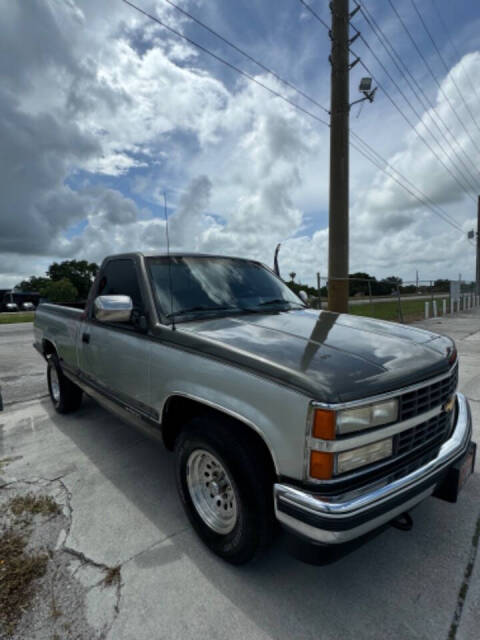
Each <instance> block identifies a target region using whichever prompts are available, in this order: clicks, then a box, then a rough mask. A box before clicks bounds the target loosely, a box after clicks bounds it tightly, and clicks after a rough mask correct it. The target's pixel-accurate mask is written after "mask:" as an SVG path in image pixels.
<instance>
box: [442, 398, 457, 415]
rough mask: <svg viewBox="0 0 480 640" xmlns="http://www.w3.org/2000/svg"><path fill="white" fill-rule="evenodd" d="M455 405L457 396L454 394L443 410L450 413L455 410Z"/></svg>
mask: <svg viewBox="0 0 480 640" xmlns="http://www.w3.org/2000/svg"><path fill="white" fill-rule="evenodd" d="M454 406H455V396H452V397H451V398H450V400H449V401H448V402H446V403H445V404H444V405H443V410H444V411H445V412H446V413H450V411H453V407H454Z"/></svg>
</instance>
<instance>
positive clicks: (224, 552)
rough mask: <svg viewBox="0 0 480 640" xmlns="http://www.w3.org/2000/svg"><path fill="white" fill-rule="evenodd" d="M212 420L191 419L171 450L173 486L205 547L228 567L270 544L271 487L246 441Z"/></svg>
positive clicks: (258, 457)
mask: <svg viewBox="0 0 480 640" xmlns="http://www.w3.org/2000/svg"><path fill="white" fill-rule="evenodd" d="M229 427H230V428H225V426H222V425H221V424H219V423H215V422H214V421H213V420H211V419H210V418H206V417H198V418H194V419H193V420H192V421H191V422H190V424H189V425H188V426H187V427H186V428H185V429H184V430H183V431H182V433H181V434H180V436H179V437H178V439H177V442H176V446H175V458H176V477H177V486H178V490H179V493H180V497H181V499H182V502H183V505H184V507H185V510H186V513H187V516H188V518H189V520H190V522H191V523H192V525H193V527H194V529H195V531H196V532H197V534H198V535H199V536H200V538H201V539H202V540H203V542H204V543H205V544H206V545H207V546H208V547H209V548H210V549H211V550H212V551H213V552H214V553H216V554H217V555H218V556H220V557H221V558H223V559H224V560H227V561H228V562H230V563H232V564H244V563H245V562H248V561H249V560H250V559H251V558H252V557H253V556H254V555H255V554H256V553H257V552H258V551H259V550H261V549H262V548H263V547H265V546H266V545H267V544H268V542H269V541H270V538H271V535H272V529H273V520H274V518H273V507H272V490H271V489H272V483H271V479H270V478H269V477H268V473H267V469H266V465H265V463H264V461H263V459H261V456H260V455H259V452H258V451H257V450H256V448H255V446H254V445H253V444H252V442H250V440H249V439H248V438H246V437H244V436H243V435H241V434H232V428H231V427H232V425H229Z"/></svg>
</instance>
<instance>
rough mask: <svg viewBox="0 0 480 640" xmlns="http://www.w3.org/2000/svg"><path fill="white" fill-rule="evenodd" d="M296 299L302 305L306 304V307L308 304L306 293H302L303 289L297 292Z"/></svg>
mask: <svg viewBox="0 0 480 640" xmlns="http://www.w3.org/2000/svg"><path fill="white" fill-rule="evenodd" d="M298 297H299V298H300V300H301V301H302V302H303V303H304V304H306V305H307V306H308V304H309V302H308V295H307V293H306V291H303V289H302V291H299V292H298Z"/></svg>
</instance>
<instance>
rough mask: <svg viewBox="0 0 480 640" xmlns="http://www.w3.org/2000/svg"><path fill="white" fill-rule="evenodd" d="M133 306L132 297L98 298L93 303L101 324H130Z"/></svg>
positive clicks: (96, 316) (95, 313)
mask: <svg viewBox="0 0 480 640" xmlns="http://www.w3.org/2000/svg"><path fill="white" fill-rule="evenodd" d="M132 310H133V304H132V299H131V298H130V296H113V295H112V296H98V297H97V298H95V302H94V303H93V311H94V315H95V318H96V319H97V320H98V321H99V322H130V317H131V315H132Z"/></svg>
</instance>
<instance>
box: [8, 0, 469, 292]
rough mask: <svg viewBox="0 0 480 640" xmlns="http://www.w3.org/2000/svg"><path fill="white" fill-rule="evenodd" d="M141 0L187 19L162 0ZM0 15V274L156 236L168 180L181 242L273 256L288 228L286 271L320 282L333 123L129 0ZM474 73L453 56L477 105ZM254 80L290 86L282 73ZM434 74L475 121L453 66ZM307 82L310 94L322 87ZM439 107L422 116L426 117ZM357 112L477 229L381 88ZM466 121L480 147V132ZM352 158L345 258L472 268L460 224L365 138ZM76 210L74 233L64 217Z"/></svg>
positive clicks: (388, 265) (52, 5)
mask: <svg viewBox="0 0 480 640" xmlns="http://www.w3.org/2000/svg"><path fill="white" fill-rule="evenodd" d="M144 4H145V8H146V9H148V8H149V5H150V7H151V10H152V11H160V12H161V13H160V14H159V15H160V16H161V17H162V18H164V19H165V20H166V21H168V22H169V24H172V25H173V26H175V27H176V28H179V29H182V28H183V24H184V22H183V20H180V19H179V18H178V16H177V14H175V13H173V12H172V10H171V9H169V8H168V5H166V4H163V3H162V4H158V3H153V2H145V3H144ZM200 6H202V5H201V3H200ZM4 16H5V19H4V20H3V21H2V23H1V24H0V43H2V44H0V54H1V55H0V69H2V72H3V76H2V77H3V80H2V91H1V92H0V135H1V137H2V154H1V156H0V189H1V192H2V202H1V205H0V221H1V234H0V250H1V252H2V256H1V258H0V278H2V282H6V283H8V284H14V282H15V280H14V278H18V279H20V276H21V277H23V276H25V275H29V274H31V273H39V272H40V271H43V270H44V268H45V264H46V263H48V260H50V259H51V260H53V259H60V258H66V257H85V258H87V259H89V260H97V261H98V260H100V259H101V258H102V257H103V256H104V255H106V254H108V253H115V252H121V251H128V250H135V249H138V250H149V251H155V250H159V251H162V250H164V249H165V229H164V223H163V220H162V218H161V217H158V216H160V215H161V208H162V207H163V195H162V194H163V191H164V190H166V191H167V193H168V197H169V207H171V208H173V209H176V211H175V212H174V214H173V215H172V216H171V218H170V230H171V242H172V247H178V248H182V249H186V250H200V251H211V252H216V253H220V252H225V253H230V254H236V255H245V256H251V257H255V258H260V259H262V260H264V261H266V262H268V263H271V262H272V257H273V250H274V248H275V245H276V243H277V242H280V241H281V242H282V243H283V246H282V250H281V254H280V263H281V266H282V270H283V272H289V271H296V273H297V277H298V278H299V279H301V280H304V281H308V282H310V283H313V282H314V281H315V273H316V271H321V272H322V274H324V275H326V265H327V245H328V232H327V230H326V229H322V228H320V227H321V226H322V224H321V222H320V221H321V220H322V221H323V220H324V219H325V214H326V213H327V211H328V129H327V128H326V127H323V126H322V125H321V124H319V123H317V122H315V121H310V120H309V119H308V118H306V117H304V116H301V115H299V114H298V113H297V112H295V111H293V110H292V109H291V108H290V107H288V106H287V105H286V104H285V103H283V102H281V101H280V100H278V99H274V98H272V97H271V96H270V95H269V94H267V93H266V92H265V91H264V90H263V89H261V88H260V87H258V86H255V85H251V84H249V83H248V82H247V81H246V80H245V79H241V78H240V79H234V81H233V82H231V79H230V80H229V83H228V84H226V83H224V82H223V78H219V76H218V74H217V75H216V76H215V77H214V75H213V74H212V70H211V68H210V67H209V66H208V64H206V62H205V60H204V57H202V55H203V54H202V55H200V54H198V52H197V51H196V50H194V49H192V48H191V47H190V46H189V45H187V44H185V43H182V42H179V41H178V40H177V39H175V38H174V37H173V36H171V35H168V34H166V33H165V32H164V31H163V30H162V29H161V28H159V27H158V26H157V25H155V24H154V23H151V22H146V21H145V20H144V18H142V17H141V16H139V15H138V14H137V13H136V12H134V11H132V10H131V9H129V8H128V7H126V6H124V5H123V4H122V3H118V6H115V9H114V10H113V9H112V6H111V5H109V4H108V3H107V4H104V3H98V2H95V1H94V0H84V1H83V2H82V3H79V2H75V1H74V0H69V2H60V0H50V1H48V2H47V1H46V2H40V1H36V2H33V1H32V2H30V3H28V8H27V6H26V5H23V4H22V3H8V4H7V3H5V9H4ZM390 27H391V25H390V26H389V28H390ZM391 35H392V37H395V33H394V31H393V30H392V29H391ZM397 36H398V34H397ZM296 44H297V46H298V43H296ZM302 51H303V53H302V55H299V56H297V57H296V60H297V63H298V65H297V66H298V71H297V73H298V74H299V75H301V76H302V77H307V76H308V74H307V69H306V65H309V64H312V59H313V58H312V56H311V55H310V54H311V48H310V45H309V44H308V43H306V45H305V50H302ZM307 52H308V53H307ZM292 55H293V52H292V50H288V51H285V50H282V51H281V50H280V47H279V49H278V51H277V52H275V51H269V60H270V64H272V66H275V65H274V62H275V59H278V60H279V68H280V67H281V68H282V73H285V74H286V75H288V74H289V69H288V64H287V61H288V59H292ZM212 69H213V67H212ZM479 72H480V54H479V53H478V52H474V53H471V54H468V55H466V56H465V57H464V58H463V60H462V61H461V63H459V64H457V65H456V66H455V67H454V69H453V70H452V71H451V74H453V75H454V77H455V81H456V82H457V84H458V85H459V86H460V87H461V88H462V91H463V93H464V94H465V95H466V96H467V99H468V101H469V105H470V109H471V110H472V112H473V113H475V114H476V113H479V112H480V103H479V101H478V98H477V96H476V95H475V94H474V93H472V91H471V88H470V87H469V83H468V81H467V77H466V74H469V75H470V76H472V77H476V76H478V74H479ZM322 73H323V76H322V81H320V80H316V82H317V81H318V85H319V87H320V86H322V85H323V86H322V91H323V92H324V91H325V85H326V84H328V67H327V66H326V65H325V66H324V67H322ZM315 75H316V76H317V77H320V76H321V74H320V75H319V74H315ZM289 77H290V76H289ZM259 78H261V79H262V81H264V82H266V83H268V84H269V86H271V87H273V88H276V89H281V91H282V93H285V89H284V88H282V87H281V86H280V85H279V84H278V83H277V82H276V81H275V80H273V79H272V78H268V77H266V76H259ZM442 86H443V90H444V92H445V93H446V95H448V96H449V99H450V100H451V101H452V102H454V103H455V108H456V109H457V112H458V114H459V116H460V117H461V118H462V119H464V120H465V121H466V122H468V120H469V114H468V113H466V111H465V106H464V105H463V104H462V102H461V101H459V100H458V95H457V93H456V88H455V86H454V85H453V84H452V81H451V76H449V77H446V78H445V79H444V82H443V85H442ZM310 90H311V91H314V95H317V93H318V92H317V87H316V86H314V85H312V86H311V87H310ZM429 90H430V88H429ZM318 91H320V89H319V90H318ZM435 101H436V111H437V112H438V113H440V114H441V116H442V118H443V119H444V120H445V121H446V122H447V123H448V125H449V127H450V128H451V130H452V133H453V134H454V136H455V139H456V141H457V144H458V145H459V146H461V148H462V149H463V150H464V151H465V153H466V154H468V155H469V156H470V157H471V158H472V159H473V160H474V162H475V163H476V164H477V165H478V164H479V163H478V161H479V158H478V152H477V150H476V149H475V146H474V145H473V144H472V142H471V140H470V139H469V137H468V136H466V135H465V133H464V132H463V131H462V128H461V127H460V125H459V123H458V121H457V120H456V118H455V117H454V116H453V115H452V111H451V109H450V107H449V105H448V104H447V102H446V101H445V98H444V97H443V95H441V94H440V93H438V95H436V96H435ZM430 119H431V116H430V115H429V114H428V113H427V114H424V116H423V119H422V122H423V124H422V123H418V127H419V130H423V131H424V124H425V123H427V124H428V122H429V121H430ZM352 127H354V128H355V129H356V130H357V131H358V132H359V133H361V135H362V136H363V137H364V138H366V139H367V140H368V142H369V143H370V144H371V145H372V146H373V147H374V148H375V149H378V150H379V151H380V152H381V153H382V154H383V155H385V156H386V157H387V158H388V159H389V162H390V163H391V164H392V165H393V166H394V167H395V168H396V169H398V171H400V172H401V173H402V174H404V175H405V176H406V177H408V178H409V179H410V180H411V181H412V182H413V183H414V184H416V185H418V187H419V188H420V189H422V191H424V192H425V193H426V194H427V195H428V197H430V198H431V199H432V200H434V201H436V202H438V203H440V204H441V205H442V206H443V207H444V208H445V209H446V211H447V212H448V213H449V214H450V215H452V217H453V218H455V220H457V222H458V224H459V225H461V226H462V228H464V229H465V230H467V229H468V228H471V227H472V226H473V223H474V215H473V213H474V206H475V205H474V204H473V203H471V202H470V201H469V200H467V198H466V197H465V195H464V194H463V193H462V192H461V190H460V189H459V188H458V185H457V184H456V183H455V181H454V180H453V179H452V178H451V177H450V176H449V175H448V173H446V172H445V170H444V169H443V168H442V167H441V165H439V163H438V160H437V159H436V158H435V157H434V156H433V155H432V153H431V152H430V151H429V150H428V149H426V148H425V146H424V145H423V143H422V142H421V141H420V140H419V139H418V138H417V137H416V136H415V135H414V134H413V133H412V132H410V133H409V132H408V131H407V128H406V127H405V123H404V122H402V121H401V120H400V119H399V118H398V116H397V115H396V114H395V112H394V111H393V110H392V109H391V108H389V107H388V106H387V103H386V102H385V100H384V99H382V98H381V96H379V100H378V101H377V102H375V103H374V104H373V105H371V106H368V107H365V108H364V110H363V112H362V116H361V118H359V119H358V121H357V120H356V119H354V118H352ZM469 131H470V133H471V135H472V136H475V140H476V144H477V145H478V146H480V137H479V136H478V135H477V134H478V131H476V130H475V128H474V127H473V126H470V127H469ZM425 135H427V134H425ZM432 146H434V148H436V146H435V143H432ZM439 153H441V152H440V151H439ZM351 167H352V172H351V241H352V242H351V261H350V262H351V266H352V270H362V271H370V272H372V273H375V274H376V275H378V276H380V277H382V276H385V275H391V274H394V273H395V274H399V275H401V276H403V277H404V278H407V277H413V275H414V272H415V268H420V269H421V270H422V271H425V275H427V272H428V276H429V277H432V278H436V277H439V276H454V275H456V273H457V272H458V271H462V273H464V275H467V274H470V275H473V250H472V251H470V245H468V244H467V243H466V242H465V240H464V239H463V238H461V236H460V235H459V234H458V233H457V232H455V231H454V230H452V229H451V228H450V227H448V226H447V225H446V224H445V223H444V222H442V221H441V220H440V219H439V218H437V217H436V216H434V215H433V214H432V213H430V212H429V211H428V209H426V208H425V207H422V206H421V205H419V203H418V202H417V201H415V200H414V199H413V198H412V197H411V196H410V195H408V194H407V193H405V191H403V190H402V189H401V188H400V187H399V186H398V185H397V184H396V183H395V182H394V181H393V180H392V179H391V178H388V177H386V176H385V175H384V174H382V173H381V172H378V171H376V169H374V168H372V167H371V166H370V165H369V164H368V163H367V162H366V161H365V160H364V159H363V158H362V157H361V156H358V154H356V153H355V152H352V163H351ZM121 191H123V193H129V194H132V197H126V196H125V195H123V194H122V192H121ZM146 203H148V207H146ZM306 214H308V216H307V215H306ZM82 221H83V224H82V225H80V227H79V230H78V231H77V232H76V234H74V235H73V237H71V233H70V232H69V230H71V229H72V225H77V224H78V223H80V222H82ZM47 266H48V264H47ZM2 274H3V275H2Z"/></svg>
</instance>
